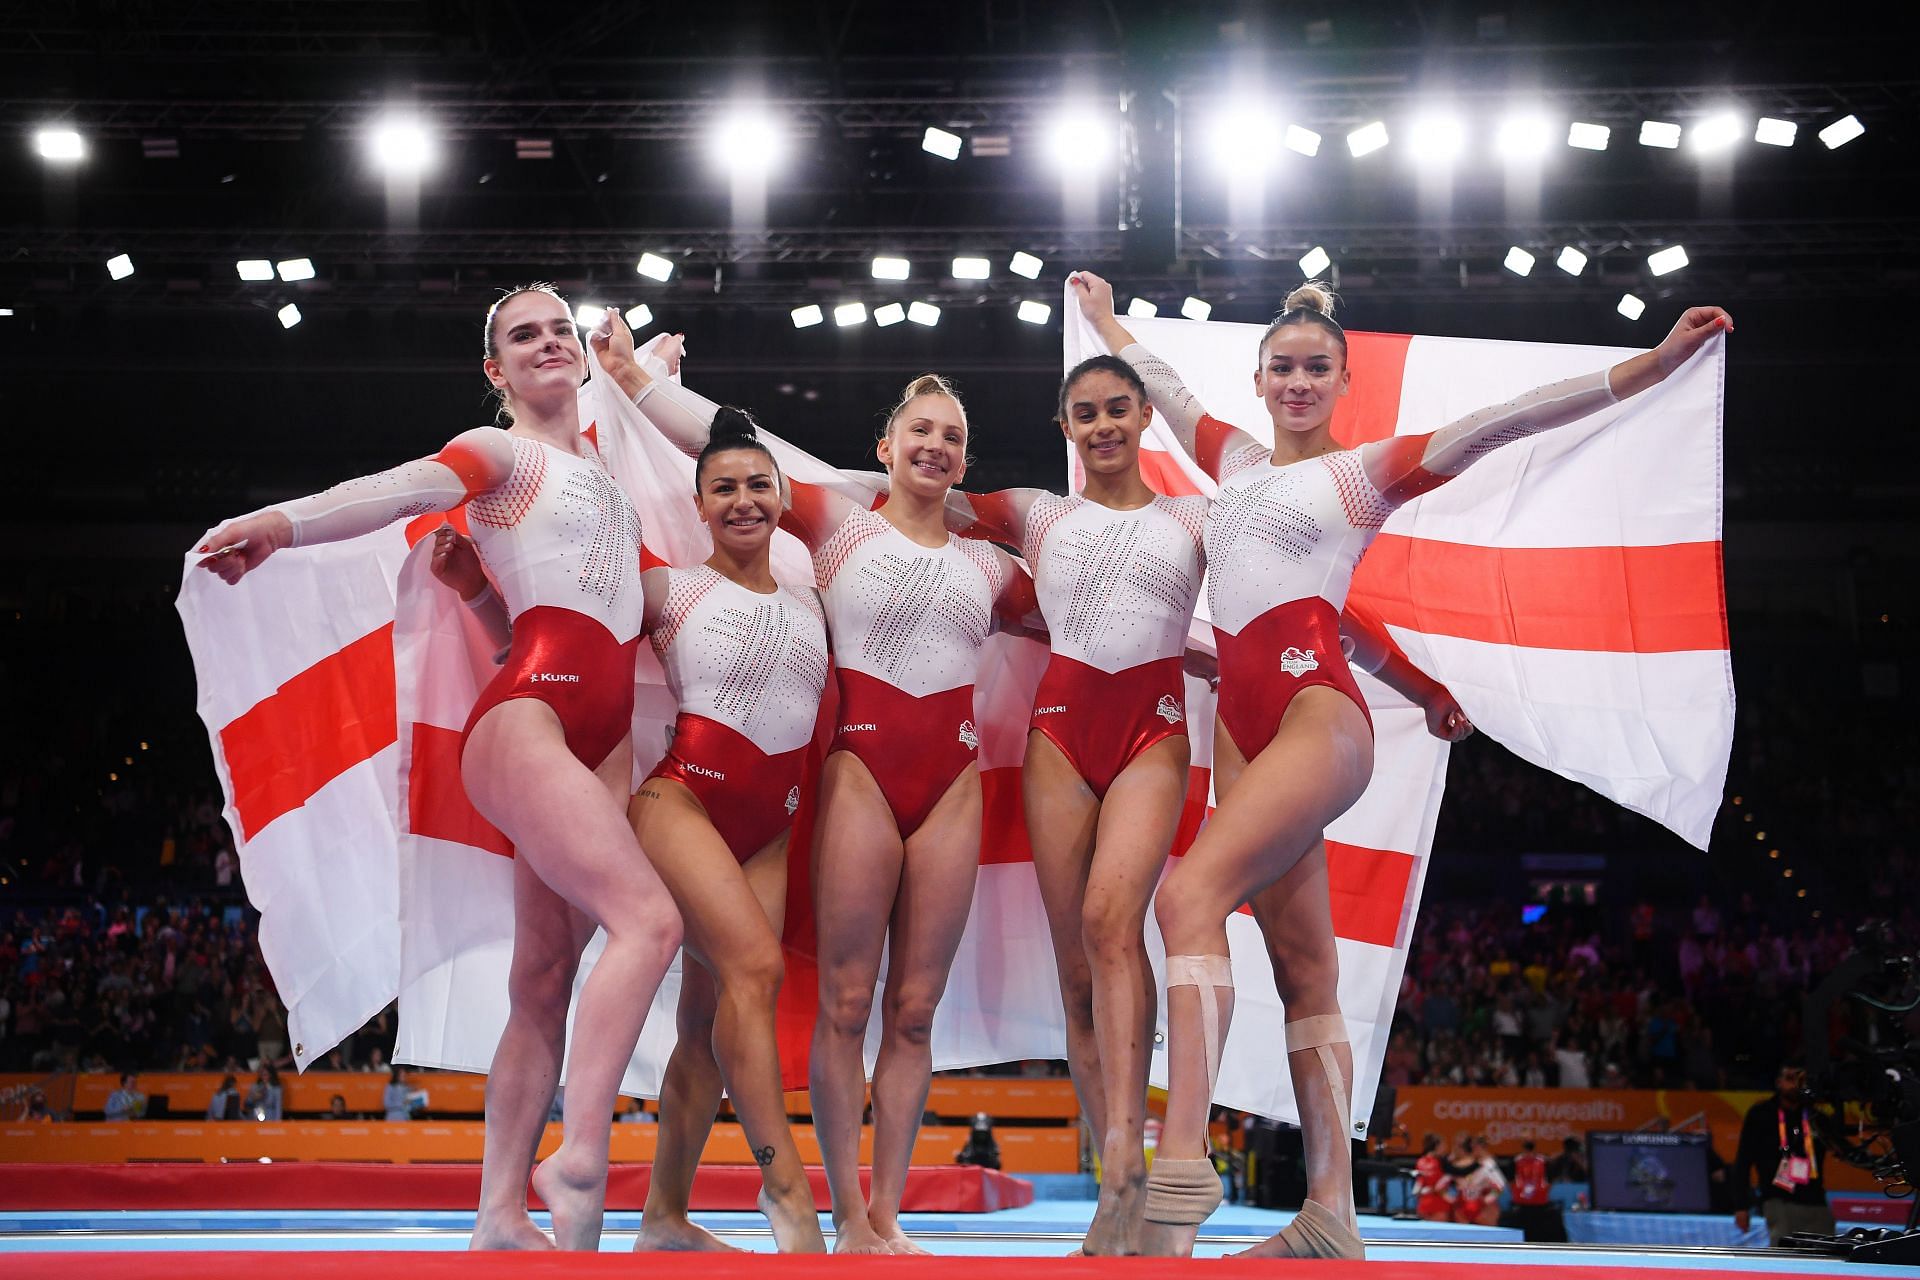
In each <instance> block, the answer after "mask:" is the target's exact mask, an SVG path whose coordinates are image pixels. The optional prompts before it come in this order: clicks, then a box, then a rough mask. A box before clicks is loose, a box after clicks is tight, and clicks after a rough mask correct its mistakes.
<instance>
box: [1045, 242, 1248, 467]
mask: <svg viewBox="0 0 1920 1280" xmlns="http://www.w3.org/2000/svg"><path fill="white" fill-rule="evenodd" d="M1067 283H1068V284H1069V285H1070V286H1071V287H1072V289H1073V293H1074V298H1075V299H1076V300H1077V301H1078V302H1079V304H1080V314H1081V315H1083V316H1085V317H1086V318H1087V320H1088V321H1089V322H1090V323H1091V324H1092V325H1093V327H1094V329H1095V330H1096V331H1097V332H1098V333H1099V335H1100V341H1101V342H1102V343H1104V344H1105V345H1106V348H1107V350H1109V351H1111V352H1112V353H1113V354H1114V355H1117V356H1119V357H1120V358H1121V359H1122V360H1125V361H1126V362H1127V363H1128V364H1130V365H1132V366H1133V371H1134V372H1135V373H1137V374H1139V375H1140V381H1142V382H1143V383H1145V384H1146V387H1147V399H1148V400H1150V401H1152V403H1153V408H1154V411H1155V412H1156V413H1158V414H1159V415H1160V420H1161V421H1162V422H1165V423H1166V424H1167V428H1168V429H1169V430H1171V431H1172V432H1173V435H1174V438H1175V439H1176V440H1178V441H1179V442H1180V447H1181V448H1182V449H1185V450H1186V451H1187V456H1188V457H1190V458H1192V459H1193V460H1194V462H1195V463H1197V464H1198V465H1199V467H1200V469H1201V470H1202V471H1204V472H1206V473H1207V474H1208V475H1210V476H1212V477H1213V478H1214V479H1215V480H1218V479H1219V478H1220V465H1221V463H1222V462H1223V461H1224V460H1225V459H1226V458H1228V457H1230V456H1232V455H1233V454H1235V453H1238V452H1239V451H1240V450H1242V449H1244V448H1247V447H1249V446H1251V447H1254V448H1259V447H1261V445H1260V441H1259V440H1258V439H1257V438H1255V437H1254V436H1252V435H1250V434H1248V433H1247V432H1245V431H1242V430H1240V428H1238V427H1235V426H1230V425H1228V424H1227V423H1224V422H1222V421H1220V420H1219V419H1218V418H1215V417H1213V416H1211V415H1209V414H1208V413H1207V411H1206V409H1205V408H1204V407H1202V405H1201V404H1200V401H1199V400H1198V399H1197V398H1196V397H1195V396H1194V394H1193V392H1191V391H1189V390H1188V389H1187V384H1186V383H1184V382H1182V381H1181V380H1180V375H1179V374H1178V373H1175V372H1174V370H1173V366H1172V365H1170V364H1168V363H1167V362H1166V361H1164V360H1162V359H1160V357H1158V356H1156V355H1154V354H1153V352H1151V351H1149V350H1147V349H1146V348H1145V347H1143V346H1141V345H1140V344H1139V343H1138V342H1136V341H1135V340H1134V337H1133V335H1132V334H1131V333H1129V332H1128V331H1127V329H1126V326H1124V325H1122V324H1121V323H1120V320H1119V318H1118V317H1117V316H1115V315H1114V313H1113V286H1112V285H1110V284H1108V283H1107V282H1106V281H1105V280H1102V279H1101V278H1100V277H1099V276H1097V275H1094V274H1093V273H1092V272H1091V271H1076V272H1074V273H1073V274H1072V275H1071V276H1069V277H1068V278H1067Z"/></svg>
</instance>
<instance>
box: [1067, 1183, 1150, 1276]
mask: <svg viewBox="0 0 1920 1280" xmlns="http://www.w3.org/2000/svg"><path fill="white" fill-rule="evenodd" d="M1105 1169H1106V1176H1105V1177H1104V1178H1103V1179H1101V1182H1100V1202H1099V1204H1097V1205H1096V1206H1094V1210H1093V1222H1092V1223H1091V1224H1090V1225H1089V1226H1088V1227H1087V1240H1086V1243H1085V1244H1083V1245H1082V1246H1081V1247H1080V1248H1079V1249H1077V1250H1075V1251H1074V1253H1073V1254H1072V1255H1070V1256H1074V1257H1089V1258H1092V1257H1100V1258H1119V1257H1128V1256H1131V1255H1133V1254H1137V1253H1139V1252H1140V1248H1141V1246H1140V1233H1141V1229H1142V1227H1143V1226H1144V1225H1145V1222H1146V1219H1145V1218H1143V1217H1142V1216H1141V1212H1142V1210H1143V1209H1144V1208H1145V1207H1146V1198H1147V1170H1146V1165H1145V1163H1144V1162H1142V1163H1141V1164H1140V1165H1139V1166H1137V1167H1135V1168H1133V1169H1125V1170H1121V1169H1117V1168H1116V1167H1115V1166H1114V1165H1112V1164H1108V1165H1106V1166H1105Z"/></svg>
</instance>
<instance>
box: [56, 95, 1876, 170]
mask: <svg viewBox="0 0 1920 1280" xmlns="http://www.w3.org/2000/svg"><path fill="white" fill-rule="evenodd" d="M1799 130H1800V126H1799V125H1798V124H1797V123H1796V122H1794V121H1792V120H1782V119H1778V118H1776V117H1773V116H1761V117H1759V119H1758V120H1757V121H1756V122H1755V124H1754V126H1753V140H1754V141H1755V142H1757V143H1760V144H1762V145H1765V146H1772V147H1791V146H1792V145H1794V142H1795V140H1796V138H1797V137H1798V134H1799ZM1211 132H1212V141H1213V145H1214V148H1215V150H1216V151H1218V152H1221V153H1222V154H1223V155H1224V156H1226V157H1228V158H1234V157H1239V158H1248V159H1254V160H1257V159H1258V154H1259V151H1258V149H1260V148H1262V147H1264V146H1265V145H1266V144H1267V143H1268V142H1270V141H1275V140H1277V141H1278V142H1279V143H1280V144H1281V145H1282V146H1285V147H1286V148H1287V149H1288V150H1290V151H1294V152H1297V153H1298V154H1300V155H1303V156H1314V155H1318V154H1319V153H1320V147H1321V144H1322V142H1324V141H1325V139H1324V137H1323V136H1322V135H1321V134H1319V133H1317V132H1315V131H1314V130H1312V129H1309V128H1307V127H1306V126H1304V125H1299V124H1288V125H1286V126H1284V127H1283V128H1279V129H1276V128H1275V127H1274V125H1273V123H1272V117H1271V115H1270V114H1268V113H1257V112H1247V111H1241V112H1238V113H1235V114H1232V115H1228V116H1224V117H1222V118H1221V119H1219V120H1217V121H1215V123H1214V125H1213V127H1212V130H1211ZM1553 132H1554V126H1553V125H1552V124H1550V123H1549V122H1548V121H1547V120H1546V119H1544V118H1543V117H1539V116H1528V115H1521V116H1513V117H1510V118H1509V119H1507V120H1506V121H1504V122H1502V123H1501V124H1500V126H1499V127H1498V129H1497V130H1496V132H1495V137H1494V145H1495V149H1496V150H1497V151H1498V152H1499V153H1500V154H1501V155H1503V156H1506V157H1509V158H1514V157H1524V156H1531V155H1539V154H1541V153H1543V152H1545V151H1546V150H1547V149H1548V147H1549V145H1550V144H1551V141H1552V135H1553ZM1746 132H1747V122H1746V117H1744V116H1742V115H1740V114H1739V113H1737V112H1732V111H1728V112H1721V113H1719V114H1716V115H1713V116H1709V117H1706V118H1705V119H1702V120H1700V121H1699V122H1698V123H1696V124H1694V125H1693V127H1692V128H1691V129H1686V128H1683V126H1681V125H1679V124H1676V123H1673V122H1671V121H1666V120H1644V121H1642V122H1641V124H1640V132H1639V140H1640V144H1641V145H1642V146H1647V147H1659V148H1666V149H1672V148H1675V147H1678V146H1679V145H1680V144H1681V141H1682V139H1683V138H1685V139H1686V140H1687V141H1689V142H1690V143H1691V144H1692V145H1693V146H1694V147H1695V148H1696V149H1698V150H1701V151H1715V150H1722V149H1725V148H1727V147H1730V146H1732V145H1733V144H1734V143H1736V142H1738V141H1739V140H1740V139H1741V137H1742V136H1744V135H1745V134H1746ZM1865 132H1866V126H1865V125H1863V124H1862V123H1861V122H1860V118H1859V117H1858V116H1856V115H1852V114H1848V115H1845V116H1842V117H1840V118H1839V119H1838V120H1835V121H1833V122H1832V123H1830V124H1828V125H1826V126H1825V127H1823V128H1822V129H1821V130H1820V131H1819V134H1818V136H1819V138H1820V141H1821V142H1822V143H1824V144H1825V145H1826V147H1827V148H1828V149H1829V150H1833V149H1836V148H1838V147H1842V146H1845V145H1846V144H1847V143H1849V142H1852V141H1853V140H1854V139H1855V138H1858V137H1860V136H1861V135H1862V134H1863V133H1865ZM1612 135H1613V130H1612V128H1611V127H1610V126H1608V125H1604V124H1595V123H1592V122H1590V121H1584V120H1576V121H1574V122H1572V123H1571V124H1570V125H1569V126H1568V129H1567V135H1566V144H1567V145H1568V146H1570V147H1575V148H1578V149H1580V150H1585V151H1605V150H1606V149H1607V147H1608V145H1609V143H1610V142H1611V140H1612ZM1119 138H1120V135H1119V131H1118V130H1117V129H1115V128H1114V127H1113V126H1112V124H1111V123H1110V122H1108V121H1107V120H1105V119H1103V116H1102V113H1101V112H1098V111H1095V110H1093V109H1090V108H1080V109H1077V110H1068V111H1065V112H1063V113H1062V114H1061V115H1059V116H1058V117H1057V118H1056V119H1055V120H1054V121H1053V122H1052V124H1051V125H1050V126H1049V127H1048V129H1047V131H1046V138H1045V145H1044V150H1045V151H1046V152H1047V154H1048V155H1049V156H1051V157H1052V158H1053V159H1054V160H1055V161H1056V162H1057V163H1059V164H1061V165H1062V166H1064V167H1078V166H1084V165H1086V164H1089V163H1097V162H1099V161H1102V160H1107V159H1111V158H1112V157H1113V156H1114V154H1115V153H1116V152H1117V150H1118V146H1119ZM1391 141H1392V138H1391V136H1390V134H1389V133H1388V130H1387V125H1386V122H1385V121H1384V120H1372V121H1369V122H1368V123H1366V124H1363V125H1361V126H1360V127H1359V128H1357V129H1354V130H1352V131H1350V132H1349V133H1348V134H1347V135H1346V143H1347V150H1348V151H1349V152H1350V153H1351V154H1352V155H1353V156H1355V157H1356V158H1358V157H1360V156H1366V155H1371V154H1372V153H1374V152H1376V151H1380V150H1382V149H1384V148H1385V147H1386V146H1387V145H1388V144H1389V143H1390V142H1391ZM1408 141H1409V143H1410V145H1411V146H1412V147H1413V148H1414V150H1415V153H1416V155H1421V156H1425V157H1429V158H1434V159H1441V158H1450V157H1451V156H1453V155H1457V154H1458V153H1459V152H1460V151H1461V150H1462V149H1463V148H1464V146H1465V142H1466V130H1465V127H1464V126H1463V125H1462V124H1461V123H1460V122H1459V121H1458V120H1456V119H1453V118H1451V117H1447V116H1428V117H1424V118H1421V119H1416V120H1415V121H1413V123H1412V125H1411V127H1410V129H1409V137H1408ZM962 142H963V139H962V138H961V136H960V135H959V134H957V133H953V132H952V131H950V130H947V129H942V128H939V127H938V126H933V125H930V126H928V127H927V130H926V132H925V133H924V134H923V135H922V137H921V140H920V148H921V150H923V151H925V152H926V153H928V154H929V155H933V156H938V157H939V158H940V159H943V160H957V159H958V158H959V156H960V150H961V145H962ZM368 145H369V150H370V151H371V153H372V156H373V159H374V162H375V164H377V165H378V166H379V167H380V168H381V169H384V170H386V171H387V172H389V173H393V174H400V175H410V174H419V173H423V172H425V171H426V170H428V169H430V168H432V167H433V165H434V163H435V162H436V161H437V160H438V158H439V145H438V143H437V142H436V140H435V138H434V136H433V134H432V133H431V132H430V131H429V130H428V128H427V126H426V125H425V124H424V123H422V122H421V121H419V120H416V119H410V118H405V117H392V118H389V119H385V120H381V121H378V122H376V123H375V124H374V125H373V127H372V128H371V130H370V131H369V133H368ZM711 146H712V151H713V154H714V157H715V159H716V160H718V161H719V162H720V163H721V164H722V165H723V166H724V167H726V168H728V169H731V170H732V171H734V172H735V173H736V174H741V175H754V174H757V175H764V174H766V173H767V172H768V171H770V170H771V169H772V168H773V167H774V166H775V165H776V164H777V163H778V161H779V159H780V157H781V155H782V153H783V152H784V151H785V149H786V134H785V131H783V130H782V129H781V128H780V126H779V124H778V123H777V122H776V121H774V120H773V119H772V117H771V116H769V115H768V114H767V113H766V112H765V111H764V110H760V109H755V108H752V107H745V106H743V107H740V108H738V109H736V110H735V111H734V112H732V113H731V114H730V115H728V116H727V117H726V118H725V119H724V120H722V121H721V122H720V123H719V125H718V126H717V127H716V128H715V130H714V131H713V135H712V138H711ZM33 147H34V150H35V151H36V152H37V153H38V154H39V155H40V157H41V159H43V160H47V161H50V162H53V163H57V164H74V163H77V162H79V161H81V160H84V159H85V158H86V155H87V141H86V139H85V137H83V136H82V135H81V133H80V132H79V131H78V130H76V129H74V128H72V127H70V126H65V125H48V126H45V127H43V128H40V129H37V130H35V131H34V134H33ZM1249 149H1252V150H1251V151H1250V150H1249ZM152 154H155V155H162V154H173V155H177V154H178V152H177V150H172V151H154V152H153V153H152ZM514 154H515V155H516V156H518V157H519V158H521V159H523V160H547V159H551V158H552V157H553V143H552V140H551V139H546V138H522V139H517V140H516V142H515V148H514Z"/></svg>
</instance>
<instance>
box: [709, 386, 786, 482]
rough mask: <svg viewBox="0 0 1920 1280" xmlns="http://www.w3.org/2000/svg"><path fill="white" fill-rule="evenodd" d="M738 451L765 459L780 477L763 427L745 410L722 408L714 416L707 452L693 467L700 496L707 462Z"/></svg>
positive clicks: (778, 468) (777, 463)
mask: <svg viewBox="0 0 1920 1280" xmlns="http://www.w3.org/2000/svg"><path fill="white" fill-rule="evenodd" d="M735 449H751V450H752V451H753V452H755V453H758V454H761V455H763V456H764V457H765V458H766V460H767V463H768V465H770V466H771V467H772V468H773V474H774V476H775V477H778V476H779V475H780V463H779V462H778V461H777V460H776V459H775V458H774V456H773V450H771V449H769V448H767V446H766V444H765V443H764V442H763V441H762V440H761V439H760V424H759V423H757V422H755V421H754V420H753V415H752V414H750V413H748V412H747V411H746V410H745V409H736V408H734V407H733V406H732V405H730V404H723V405H721V406H720V408H719V409H718V410H716V411H715V412H714V415H713V425H712V426H711V427H710V428H709V429H708V433H707V445H706V448H704V449H702V450H700V456H699V457H698V458H696V459H695V460H694V464H693V491H694V492H695V493H698V492H700V483H701V481H702V480H703V479H704V478H705V474H706V470H707V459H708V458H711V457H713V455H715V454H716V453H731V452H733V451H734V450H735Z"/></svg>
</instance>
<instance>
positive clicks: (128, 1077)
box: [106, 1071, 147, 1123]
mask: <svg viewBox="0 0 1920 1280" xmlns="http://www.w3.org/2000/svg"><path fill="white" fill-rule="evenodd" d="M138 1084H139V1077H137V1076H135V1075H134V1074H133V1072H131V1071H129V1072H127V1073H126V1074H124V1075H122V1076H121V1077H120V1087H119V1088H118V1089H115V1090H114V1091H113V1092H112V1093H110V1094H108V1095H107V1106H106V1118H107V1120H108V1121H109V1122H110V1123H117V1122H124V1121H127V1120H138V1119H139V1118H140V1117H141V1116H143V1115H145V1114H146V1113H147V1095H146V1094H144V1093H142V1092H140V1090H139V1088H138V1087H137V1086H138Z"/></svg>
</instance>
